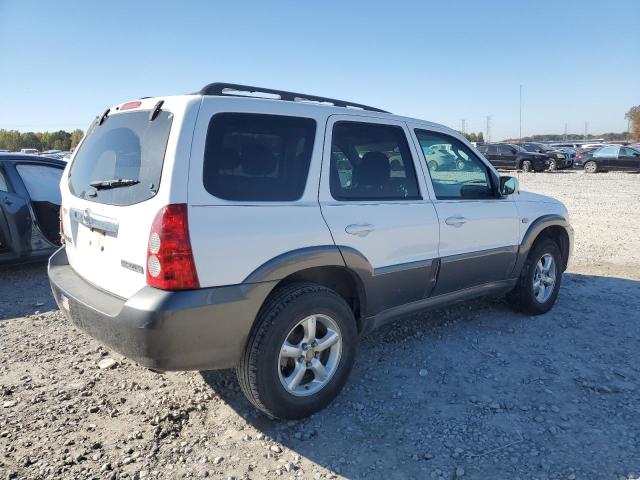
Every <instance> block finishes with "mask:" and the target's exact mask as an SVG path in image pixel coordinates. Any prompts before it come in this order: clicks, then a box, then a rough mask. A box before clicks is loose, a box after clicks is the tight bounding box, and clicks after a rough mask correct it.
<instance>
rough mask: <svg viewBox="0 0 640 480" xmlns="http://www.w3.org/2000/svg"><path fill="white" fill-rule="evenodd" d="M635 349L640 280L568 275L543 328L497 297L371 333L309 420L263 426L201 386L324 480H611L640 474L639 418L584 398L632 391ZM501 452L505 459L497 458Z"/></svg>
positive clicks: (225, 390) (234, 390) (211, 378)
mask: <svg viewBox="0 0 640 480" xmlns="http://www.w3.org/2000/svg"><path fill="white" fill-rule="evenodd" d="M603 329H604V330H605V331H604V332H603ZM638 338H640V281H638V280H629V279H622V278H614V277H601V276H592V275H580V274H565V275H564V278H563V285H562V289H561V292H560V296H559V299H558V302H557V304H556V305H555V307H554V308H553V310H551V311H550V312H548V313H547V314H545V315H542V316H537V317H532V316H528V315H524V314H520V313H515V312H513V311H512V310H511V309H510V308H509V307H508V306H507V304H506V303H505V301H504V300H503V299H501V298H487V299H480V300H474V301H469V302H465V303H460V304H456V305H454V306H452V307H449V308H446V309H440V310H436V311H431V312H427V313H423V314H420V315H415V316H412V317H408V318H404V319H399V320H398V321H397V322H395V323H393V324H391V325H388V326H385V327H383V328H381V329H380V330H377V331H375V332H373V333H372V334H370V335H368V336H367V337H365V338H364V339H363V340H362V341H361V344H360V346H359V353H358V356H357V359H356V363H355V365H354V369H353V372H352V374H351V377H350V379H349V381H348V383H347V385H346V387H345V389H344V390H343V392H342V393H341V394H340V396H339V397H338V398H337V399H336V400H335V401H334V402H333V403H332V404H331V405H330V406H329V407H328V408H326V409H325V410H323V411H321V412H319V413H317V414H315V415H313V416H312V417H310V418H308V419H304V420H299V421H279V420H274V419H270V418H267V416H265V415H264V414H262V413H259V412H258V411H257V410H256V409H255V408H253V406H252V405H251V404H250V403H249V402H248V401H247V400H246V399H245V397H244V396H243V394H242V393H241V391H240V387H239V385H238V383H237V381H236V378H235V375H234V372H233V371H231V370H224V371H206V372H201V375H202V378H203V379H204V381H205V382H206V383H207V384H208V385H209V386H210V387H211V389H212V390H213V391H214V392H215V393H216V394H217V395H218V396H219V397H221V398H222V400H223V401H224V402H226V404H227V405H228V406H229V407H230V408H231V409H232V410H233V411H234V412H235V413H236V414H238V415H239V416H240V417H241V418H242V419H243V420H244V421H245V422H246V423H247V424H248V425H249V426H251V427H253V428H255V429H256V430H257V431H259V432H261V433H262V434H263V435H265V439H266V440H267V441H275V442H278V443H279V444H280V445H282V446H283V447H285V448H286V449H289V450H290V451H292V452H293V453H294V454H298V455H300V456H301V457H306V458H307V459H308V460H310V461H312V462H314V463H315V464H317V465H319V466H320V467H322V468H324V469H326V470H328V472H327V471H325V470H323V469H322V468H320V467H315V468H317V469H318V471H319V472H320V473H321V474H322V475H323V476H324V475H325V474H326V473H332V474H336V475H342V476H344V477H346V478H356V477H366V478H425V477H426V478H440V477H445V478H454V477H455V475H456V473H455V472H456V471H458V473H460V471H461V470H457V469H460V468H461V469H462V470H463V471H466V472H467V473H466V476H465V478H469V477H470V478H506V477H511V478H513V476H514V475H516V474H522V472H523V471H522V470H518V469H519V468H521V467H522V465H527V464H528V463H530V462H531V461H533V460H529V457H528V455H529V452H536V453H535V455H536V456H538V455H540V456H541V457H536V459H535V461H536V462H537V464H539V463H540V461H543V462H544V464H545V465H546V468H547V469H548V470H549V472H548V473H551V472H566V471H567V468H569V467H570V468H571V469H575V471H576V472H582V473H583V474H586V476H587V477H589V476H591V475H594V476H596V477H602V476H607V475H608V476H612V475H614V473H616V472H619V471H622V470H624V468H625V467H626V466H627V464H629V465H628V466H629V468H630V469H633V468H635V466H633V465H631V464H630V462H629V460H628V459H632V458H638V456H639V455H640V444H638V443H637V442H626V443H625V442H621V441H619V439H621V438H626V437H625V435H631V437H633V436H634V435H635V433H634V432H637V431H640V417H638V416H637V415H636V414H635V412H634V411H633V408H634V407H633V404H634V403H633V402H631V401H629V402H627V401H626V400H628V399H626V398H624V399H622V397H621V396H620V395H609V396H605V395H598V396H597V398H596V397H593V396H592V397H591V401H592V404H589V403H588V402H587V404H585V395H586V394H589V392H592V390H589V389H590V388H594V389H596V388H600V387H599V385H601V384H603V385H605V386H603V387H602V388H603V389H604V388H608V389H609V390H603V391H612V392H623V391H633V389H631V390H629V388H630V386H629V382H630V381H632V379H633V378H634V372H635V373H637V369H636V367H635V365H636V363H637V362H636V359H635V355H634V352H637V349H638V348H639V347H640V345H639V342H638V340H637V339H638ZM612 371H614V372H616V374H611V373H610V372H612ZM585 385H587V386H585ZM592 386H593V387H592ZM634 388H635V387H634ZM585 392H587V393H585ZM592 395H595V394H592ZM549 405H553V410H549V408H551V407H549ZM620 405H623V406H622V407H621V406H620ZM557 406H560V407H557ZM559 408H560V409H561V410H560V411H559V413H554V412H556V411H557V409H559ZM621 408H622V410H624V412H620V409H621ZM539 410H540V411H543V413H542V414H540V413H539ZM612 410H615V411H616V412H617V413H616V415H624V418H625V420H623V416H616V417H615V418H612V417H611V415H609V414H608V413H606V412H609V411H612ZM627 410H628V412H627ZM627 414H628V416H627ZM542 415H543V416H542ZM547 417H549V420H546V419H547ZM540 418H544V420H540ZM541 421H542V422H550V423H548V424H547V423H542V424H541V423H540V422H541ZM549 425H551V427H550V426H549ZM555 425H561V426H562V428H560V427H556V426H555ZM587 425H588V426H589V428H586V426H587ZM549 428H550V430H548V429H549ZM550 431H551V432H553V433H549V432H550ZM614 444H615V445H616V447H615V449H614V450H615V452H614V451H613V450H612V449H610V448H608V447H607V445H614ZM502 445H507V446H508V452H500V453H508V455H499V454H493V450H494V449H496V448H497V449H498V450H501V449H502V448H503V447H502ZM576 445H590V446H591V447H592V448H590V451H592V452H594V453H593V455H594V456H595V457H597V458H594V457H589V458H584V457H583V456H580V455H575V454H574V453H575V451H574V450H573V448H578V447H576ZM598 446H602V447H603V448H602V449H601V448H599V447H598ZM504 448H507V447H504ZM487 452H489V453H487ZM283 457H284V456H283ZM514 458H516V459H518V461H514ZM286 460H287V461H291V460H292V459H291V455H289V456H287V457H286ZM596 466H597V467H596ZM595 468H597V469H598V470H594V469H595ZM572 471H574V470H572ZM629 471H631V470H629ZM529 473H531V471H529ZM313 474H314V472H309V471H307V470H305V472H304V478H312V475H313ZM430 474H431V477H429V475H430ZM516 476H518V475H516ZM524 476H525V477H526V476H527V474H526V473H525V474H524ZM552 476H553V475H552ZM578 477H581V475H578ZM317 478H320V477H317Z"/></svg>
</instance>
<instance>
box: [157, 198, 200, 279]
mask: <svg viewBox="0 0 640 480" xmlns="http://www.w3.org/2000/svg"><path fill="white" fill-rule="evenodd" d="M147 284H148V285H149V286H151V287H155V288H160V289H162V290H188V289H194V288H199V287H200V283H199V282H198V274H197V272H196V265H195V262H194V260H193V252H192V251H191V241H190V240H189V223H188V219H187V206H186V205H185V204H183V203H181V204H173V205H167V206H166V207H163V208H162V209H161V210H160V211H159V212H158V214H157V215H156V218H155V220H154V221H153V225H152V226H151V232H150V234H149V245H148V248H147Z"/></svg>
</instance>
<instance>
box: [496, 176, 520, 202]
mask: <svg viewBox="0 0 640 480" xmlns="http://www.w3.org/2000/svg"><path fill="white" fill-rule="evenodd" d="M519 190H520V184H519V182H518V179H517V178H515V177H500V195H502V196H505V197H506V196H507V195H511V194H513V193H517V192H518V191H519Z"/></svg>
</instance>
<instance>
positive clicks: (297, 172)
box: [202, 113, 316, 202]
mask: <svg viewBox="0 0 640 480" xmlns="http://www.w3.org/2000/svg"><path fill="white" fill-rule="evenodd" d="M315 131H316V122H315V120H313V119H310V118H300V117H288V116H281V115H263V114H250V113H219V114H217V115H214V116H213V117H212V118H211V121H210V122H209V128H208V131H207V141H206V146H205V151H204V168H203V179H202V180H203V183H204V188H205V189H206V190H207V192H209V193H210V194H211V195H214V196H216V197H218V198H221V199H223V200H232V201H266V202H269V201H293V200H298V199H299V198H300V197H302V194H303V193H304V187H305V185H306V183H307V174H308V173H309V164H310V163H311V152H312V150H313V139H314V136H315Z"/></svg>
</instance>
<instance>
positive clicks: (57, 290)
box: [49, 247, 275, 370]
mask: <svg viewBox="0 0 640 480" xmlns="http://www.w3.org/2000/svg"><path fill="white" fill-rule="evenodd" d="M49 280H50V283H51V288H52V291H53V295H54V298H55V299H56V302H57V303H58V306H59V307H60V309H61V310H62V311H64V312H65V314H66V315H67V317H68V318H69V319H70V321H71V322H72V323H73V324H74V325H75V326H76V327H78V328H80V329H81V330H84V331H85V332H87V333H88V334H89V335H91V336H92V337H94V338H95V339H97V340H98V341H100V342H101V343H103V344H105V345H107V346H108V347H110V348H112V349H113V350H115V351H117V352H119V353H121V354H122V355H125V356H126V357H128V358H131V359H132V360H135V361H136V362H138V363H139V364H141V365H143V366H145V367H148V368H153V369H158V370H207V369H213V368H228V367H232V366H234V365H236V364H237V363H238V361H239V359H240V355H241V354H242V352H243V350H244V346H245V343H246V340H247V337H248V335H249V332H250V330H251V326H252V325H253V321H254V319H255V317H256V315H257V313H258V310H259V309H260V306H261V305H262V302H263V301H264V299H265V298H266V296H267V295H268V294H269V292H270V291H271V289H272V288H273V286H274V285H275V283H274V282H262V283H256V284H242V285H232V286H226V287H219V288H203V289H199V290H186V291H180V292H166V291H163V290H158V289H155V288H151V287H143V288H142V289H141V290H140V291H139V292H137V293H136V294H135V295H134V296H133V297H131V298H130V299H129V300H124V299H121V298H119V297H116V296H114V295H111V294H109V293H107V292H104V291H103V290H100V289H98V288H96V287H95V286H93V285H91V284H90V283H88V282H86V281H85V280H84V279H83V278H81V277H80V276H79V275H78V274H77V273H76V272H75V271H74V270H73V269H72V268H71V266H70V265H69V263H68V261H67V256H66V253H65V250H64V247H63V248H61V249H59V250H58V251H57V252H56V253H55V254H54V255H53V256H52V257H51V259H50V260H49ZM63 299H64V300H63Z"/></svg>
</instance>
